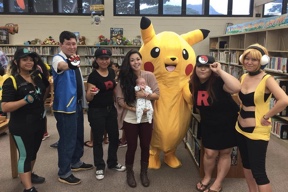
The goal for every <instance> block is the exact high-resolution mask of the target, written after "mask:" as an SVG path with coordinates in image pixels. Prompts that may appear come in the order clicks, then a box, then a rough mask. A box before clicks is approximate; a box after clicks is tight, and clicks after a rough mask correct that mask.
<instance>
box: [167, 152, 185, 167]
mask: <svg viewBox="0 0 288 192" xmlns="http://www.w3.org/2000/svg"><path fill="white" fill-rule="evenodd" d="M164 162H165V163H166V164H167V165H168V166H169V167H171V168H174V169H175V168H179V167H181V166H182V164H181V162H180V161H179V159H178V158H177V157H176V156H175V153H174V152H168V153H165V157H164Z"/></svg>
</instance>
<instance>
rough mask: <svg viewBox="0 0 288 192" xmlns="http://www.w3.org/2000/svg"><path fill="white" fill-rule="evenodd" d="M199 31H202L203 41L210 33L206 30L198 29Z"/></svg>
mask: <svg viewBox="0 0 288 192" xmlns="http://www.w3.org/2000/svg"><path fill="white" fill-rule="evenodd" d="M200 31H202V34H203V37H204V38H203V39H205V38H206V37H207V36H208V35H209V33H210V31H209V30H207V29H200Z"/></svg>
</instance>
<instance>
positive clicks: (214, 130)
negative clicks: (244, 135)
mask: <svg viewBox="0 0 288 192" xmlns="http://www.w3.org/2000/svg"><path fill="white" fill-rule="evenodd" d="M189 87H190V91H191V93H192V98H193V105H194V107H195V108H196V109H197V110H199V112H200V117H201V139H202V144H203V146H204V157H203V166H204V178H203V179H202V180H201V181H199V182H198V183H197V185H196V189H197V191H200V192H203V191H204V192H209V191H211V192H212V191H213V192H220V191H222V182H223V180H224V178H225V176H226V175H227V173H228V171H229V169H230V166H231V156H230V155H231V152H232V147H234V146H236V131H235V128H234V127H235V123H236V120H237V116H238V111H239V107H238V105H237V104H236V103H235V102H234V100H233V99H232V96H231V94H234V93H238V92H239V91H240V88H241V85H240V82H239V80H237V79H236V78H235V77H233V76H232V75H230V74H228V73H227V72H225V71H224V70H222V69H221V64H220V63H219V62H215V59H214V57H212V56H208V55H199V56H197V58H196V66H195V68H194V71H193V74H192V75H191V78H190V81H189ZM217 158H218V164H217V177H216V179H215V181H214V182H213V184H212V185H211V186H209V185H210V181H211V178H212V172H213V169H214V167H215V166H216V162H217Z"/></svg>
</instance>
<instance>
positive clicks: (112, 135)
mask: <svg viewBox="0 0 288 192" xmlns="http://www.w3.org/2000/svg"><path fill="white" fill-rule="evenodd" d="M88 120H89V123H90V126H91V129H92V133H93V155H94V165H95V166H96V168H97V170H99V169H101V170H104V169H105V162H104V160H103V147H102V142H103V135H104V130H106V132H107V134H108V137H109V147H108V159H107V166H108V168H112V167H115V166H116V165H117V163H118V162H117V150H118V145H119V130H118V125H117V111H116V109H115V107H114V106H113V105H112V106H108V107H104V108H89V110H88Z"/></svg>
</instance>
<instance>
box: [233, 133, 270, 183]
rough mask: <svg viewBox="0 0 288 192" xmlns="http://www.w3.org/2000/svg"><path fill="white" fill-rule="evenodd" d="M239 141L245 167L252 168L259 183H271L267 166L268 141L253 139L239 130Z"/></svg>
mask: <svg viewBox="0 0 288 192" xmlns="http://www.w3.org/2000/svg"><path fill="white" fill-rule="evenodd" d="M237 142H238V147H239V151H240V154H241V158H242V164H243V167H244V168H245V169H251V171H252V174H253V177H254V179H255V181H256V183H257V185H265V184H268V183H270V181H269V179H268V177H267V174H266V168H265V164H266V153H267V147H268V141H264V140H251V139H249V138H247V137H245V136H244V135H242V134H240V133H238V132H237Z"/></svg>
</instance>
